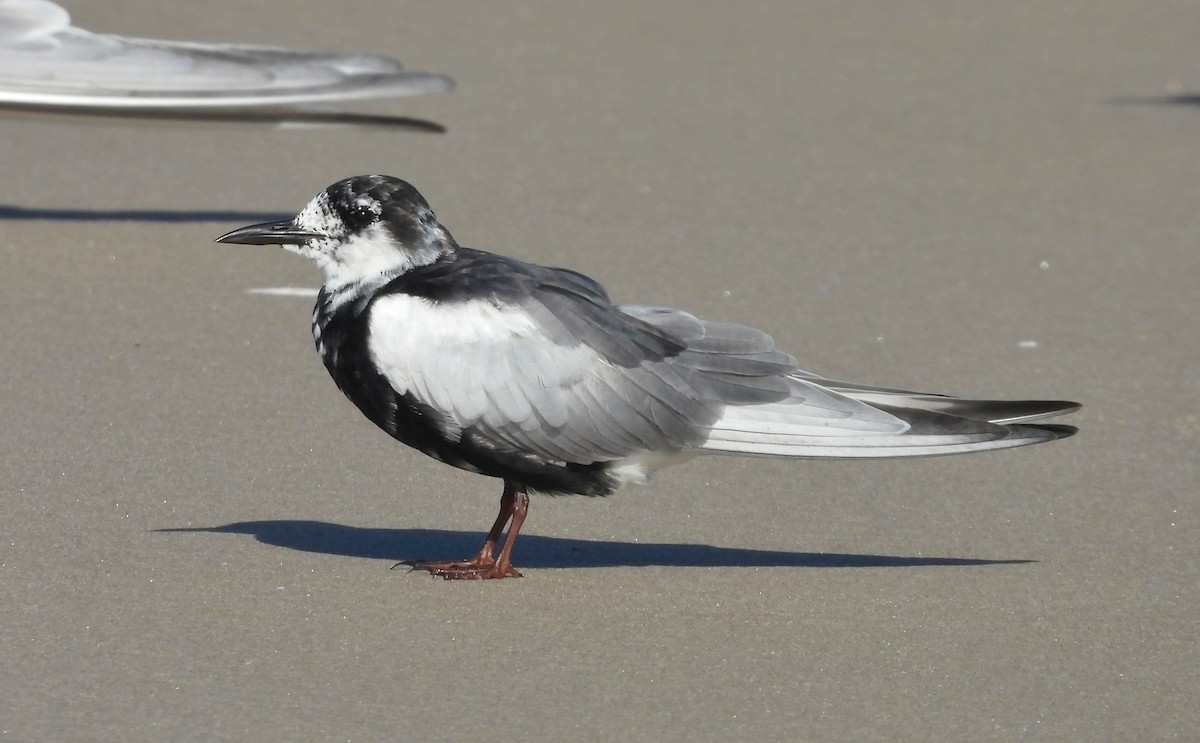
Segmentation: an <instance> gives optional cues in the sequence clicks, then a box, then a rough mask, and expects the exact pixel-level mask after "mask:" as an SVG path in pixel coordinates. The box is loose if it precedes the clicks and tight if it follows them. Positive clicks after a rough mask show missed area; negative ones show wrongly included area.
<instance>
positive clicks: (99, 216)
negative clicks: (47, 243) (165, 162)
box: [0, 204, 295, 224]
mask: <svg viewBox="0 0 1200 743" xmlns="http://www.w3.org/2000/svg"><path fill="white" fill-rule="evenodd" d="M293 216H295V215H293V214H283V213H274V212H243V211H204V210H182V209H180V210H176V209H29V208H26V207H23V206H13V205H12V204H0V221H3V220H10V219H13V220H31V221H36V220H45V221H56V222H176V223H179V222H235V223H241V224H249V223H251V222H275V221H279V220H283V219H291V218H292V217H293Z"/></svg>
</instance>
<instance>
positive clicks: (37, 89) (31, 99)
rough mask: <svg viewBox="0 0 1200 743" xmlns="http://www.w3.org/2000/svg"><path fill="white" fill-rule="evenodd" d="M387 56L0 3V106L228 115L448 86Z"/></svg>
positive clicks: (36, 4)
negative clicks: (117, 25)
mask: <svg viewBox="0 0 1200 743" xmlns="http://www.w3.org/2000/svg"><path fill="white" fill-rule="evenodd" d="M453 87H454V82H453V80H451V79H450V78H448V77H444V76H442V75H432V74H427V73H420V72H407V71H405V70H404V69H403V68H402V67H401V65H400V63H399V62H397V61H396V60H394V59H390V58H387V57H379V56H370V55H335V54H316V53H310V52H303V51H294V50H288V49H277V48H273V47H260V46H245V45H234V44H202V43H190V42H178V41H161V40H156V39H136V38H125V37H120V36H108V35H102V34H94V33H91V32H89V31H85V30H83V29H81V28H76V27H74V26H71V25H70V17H69V16H68V15H67V12H66V11H65V10H63V9H62V8H61V7H59V6H58V5H55V4H54V3H51V2H47V1H46V0H0V104H10V105H12V104H15V105H25V106H47V107H54V108H71V107H80V108H101V109H154V110H165V109H229V108H238V107H246V108H254V107H279V106H293V105H299V104H310V103H321V102H330V101H344V100H351V99H359V98H381V97H389V96H400V95H416V94H419V93H435V92H441V91H446V90H450V89H452V88H453Z"/></svg>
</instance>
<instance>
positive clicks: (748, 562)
mask: <svg viewBox="0 0 1200 743" xmlns="http://www.w3.org/2000/svg"><path fill="white" fill-rule="evenodd" d="M155 531H159V532H215V533H222V534H249V535H251V536H253V537H254V538H255V539H257V540H258V541H260V542H263V543H264V544H271V545H275V546H277V547H286V548H287V549H293V550H301V551H304V552H320V553H324V554H328V555H343V556H346V557H367V558H371V559H376V560H387V561H389V562H393V563H399V562H405V561H412V560H444V559H451V560H454V559H464V558H467V557H470V556H471V555H474V554H475V552H477V551H478V550H479V545H480V544H481V543H482V542H483V537H484V535H483V534H482V533H477V532H464V531H447V530H442V529H364V528H361V527H356V526H343V525H341V524H330V523H325V522H322V521H243V522H240V523H236V524H226V525H224V526H211V527H195V528H177V529H156V530H155ZM514 562H516V563H517V565H518V567H523V568H608V567H644V566H648V565H658V566H664V567H797V568H904V567H923V566H954V565H957V566H969V565H1011V564H1021V563H1030V562H1034V560H985V559H976V558H959V557H904V556H894V555H846V554H836V553H825V552H777V551H771V550H751V549H737V548H732V547H713V546H711V545H707V544H647V543H644V542H596V541H590V540H586V539H562V538H559V537H542V536H538V535H536V534H529V535H522V536H521V539H520V543H519V544H518V545H517V551H516V559H515V560H514Z"/></svg>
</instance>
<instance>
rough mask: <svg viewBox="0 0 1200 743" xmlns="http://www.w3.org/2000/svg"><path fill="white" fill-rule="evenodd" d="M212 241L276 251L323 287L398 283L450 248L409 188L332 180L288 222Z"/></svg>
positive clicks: (389, 182) (373, 179)
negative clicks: (302, 262) (316, 270)
mask: <svg viewBox="0 0 1200 743" xmlns="http://www.w3.org/2000/svg"><path fill="white" fill-rule="evenodd" d="M216 241H217V242H220V243H241V244H244V245H279V246H282V247H283V248H286V249H287V250H290V251H292V252H294V253H299V254H300V255H303V256H304V257H306V258H308V259H309V260H311V261H312V262H313V263H316V264H317V266H318V267H320V269H321V271H322V272H323V273H324V274H325V284H326V285H327V286H345V285H349V284H354V283H360V282H363V281H372V280H376V279H378V278H381V277H383V278H390V277H393V276H398V275H400V274H402V273H404V272H405V271H407V270H409V269H411V268H413V267H415V266H423V265H427V264H429V263H432V262H434V261H436V260H437V259H438V258H439V257H440V256H442V255H444V254H446V253H449V252H451V251H453V250H454V249H455V248H456V247H457V245H456V244H455V242H454V238H453V237H451V236H450V233H449V232H447V231H446V228H445V227H443V226H442V225H441V223H439V222H438V220H437V217H436V216H434V214H433V210H432V209H430V208H429V204H428V203H426V201H425V199H424V197H422V196H421V194H420V193H418V192H417V189H415V188H413V187H412V186H411V185H410V184H408V183H406V182H405V181H402V180H400V179H399V178H392V177H390V176H385V175H360V176H355V177H353V178H347V179H345V180H342V181H338V182H337V183H335V184H333V185H332V186H330V187H329V188H326V189H325V190H324V191H322V192H321V193H319V194H317V196H316V198H314V199H313V200H312V201H310V202H308V205H307V206H305V207H304V208H303V209H302V210H300V213H299V214H297V215H296V216H295V217H293V218H292V219H288V220H284V221H282V222H264V223H263V224H255V225H250V226H249V227H242V228H241V229H237V230H234V231H233V232H229V233H226V234H224V235H221V236H220V237H218V238H217V240H216Z"/></svg>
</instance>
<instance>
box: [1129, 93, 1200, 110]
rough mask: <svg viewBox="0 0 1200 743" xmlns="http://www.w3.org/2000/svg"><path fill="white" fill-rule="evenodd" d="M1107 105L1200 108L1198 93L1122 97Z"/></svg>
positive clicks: (1199, 95) (1199, 94)
mask: <svg viewBox="0 0 1200 743" xmlns="http://www.w3.org/2000/svg"><path fill="white" fill-rule="evenodd" d="M1109 103H1111V104H1113V105H1117V106H1191V107H1197V106H1200V93H1175V94H1171V95H1146V96H1124V97H1121V98H1112V99H1110V100H1109Z"/></svg>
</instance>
